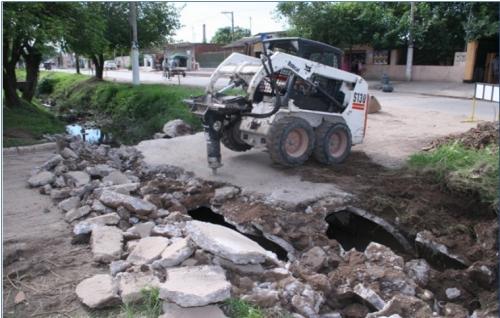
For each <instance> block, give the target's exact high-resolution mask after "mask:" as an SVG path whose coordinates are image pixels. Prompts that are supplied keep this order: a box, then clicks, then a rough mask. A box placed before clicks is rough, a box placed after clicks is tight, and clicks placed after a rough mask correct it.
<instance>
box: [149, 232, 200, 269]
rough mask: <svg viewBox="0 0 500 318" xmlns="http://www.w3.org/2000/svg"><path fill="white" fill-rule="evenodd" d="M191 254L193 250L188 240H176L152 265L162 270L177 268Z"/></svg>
mask: <svg viewBox="0 0 500 318" xmlns="http://www.w3.org/2000/svg"><path fill="white" fill-rule="evenodd" d="M193 252H194V248H193V246H192V245H191V242H190V241H189V239H187V238H182V239H178V240H176V241H175V242H173V243H172V244H171V245H169V246H168V247H167V248H166V249H165V250H164V251H163V252H162V253H161V256H160V259H159V260H156V261H155V262H154V263H153V265H154V266H155V267H158V266H161V267H163V268H167V267H172V266H177V265H179V264H180V263H182V262H184V260H186V259H187V258H188V257H189V256H191V255H193Z"/></svg>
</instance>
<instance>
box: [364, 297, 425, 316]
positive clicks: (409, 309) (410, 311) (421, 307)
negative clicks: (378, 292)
mask: <svg viewBox="0 0 500 318" xmlns="http://www.w3.org/2000/svg"><path fill="white" fill-rule="evenodd" d="M393 315H398V316H399V315H402V317H414V318H428V317H433V314H432V310H431V308H430V307H429V305H427V304H426V303H425V302H424V301H422V300H421V299H418V298H416V297H412V296H405V295H396V296H394V297H393V298H392V299H391V300H390V301H388V302H387V303H386V304H385V306H384V307H383V308H381V309H379V311H377V312H372V313H369V314H368V315H367V316H366V318H382V317H393Z"/></svg>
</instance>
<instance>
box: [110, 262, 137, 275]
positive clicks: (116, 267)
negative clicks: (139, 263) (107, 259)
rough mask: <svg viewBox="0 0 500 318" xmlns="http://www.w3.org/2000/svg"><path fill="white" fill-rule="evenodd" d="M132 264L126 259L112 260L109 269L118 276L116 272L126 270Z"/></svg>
mask: <svg viewBox="0 0 500 318" xmlns="http://www.w3.org/2000/svg"><path fill="white" fill-rule="evenodd" d="M130 266H132V264H130V263H129V262H127V261H124V260H117V261H112V262H111V263H109V271H110V273H111V275H112V276H116V274H118V273H121V272H124V271H126V270H127V268H129V267H130Z"/></svg>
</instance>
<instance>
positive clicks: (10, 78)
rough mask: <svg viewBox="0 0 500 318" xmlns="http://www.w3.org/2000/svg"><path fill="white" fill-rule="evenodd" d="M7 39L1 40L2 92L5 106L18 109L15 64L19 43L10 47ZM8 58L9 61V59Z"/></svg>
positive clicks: (17, 58) (5, 37)
mask: <svg viewBox="0 0 500 318" xmlns="http://www.w3.org/2000/svg"><path fill="white" fill-rule="evenodd" d="M9 42H10V41H9V38H8V37H7V36H5V35H4V38H3V49H2V51H3V52H2V53H3V70H2V73H3V90H4V94H5V104H6V106H8V107H18V106H20V105H21V100H20V99H19V96H18V95H17V77H16V64H17V62H18V61H19V58H20V56H21V50H20V43H19V41H17V40H14V41H13V43H12V46H11V45H10V43H9ZM9 56H10V59H9Z"/></svg>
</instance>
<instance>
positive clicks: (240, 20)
mask: <svg viewBox="0 0 500 318" xmlns="http://www.w3.org/2000/svg"><path fill="white" fill-rule="evenodd" d="M276 5H277V2H177V3H175V6H177V7H178V8H181V7H183V6H184V8H183V9H182V10H181V11H180V15H181V17H180V21H181V24H182V27H181V28H180V29H179V30H178V31H177V34H176V35H175V36H174V39H175V40H176V41H181V42H202V40H203V26H202V25H203V24H205V25H206V33H207V41H208V42H210V39H211V38H212V36H213V35H214V34H215V31H217V29H218V28H223V27H227V26H231V15H229V14H227V15H226V14H222V13H221V12H222V11H233V12H234V26H235V27H237V26H239V27H243V28H247V29H249V28H250V18H251V19H252V29H251V31H252V34H256V33H260V32H270V31H281V30H286V24H285V23H284V22H283V21H282V20H277V19H275V18H274V17H275V13H274V11H275V8H276Z"/></svg>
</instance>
